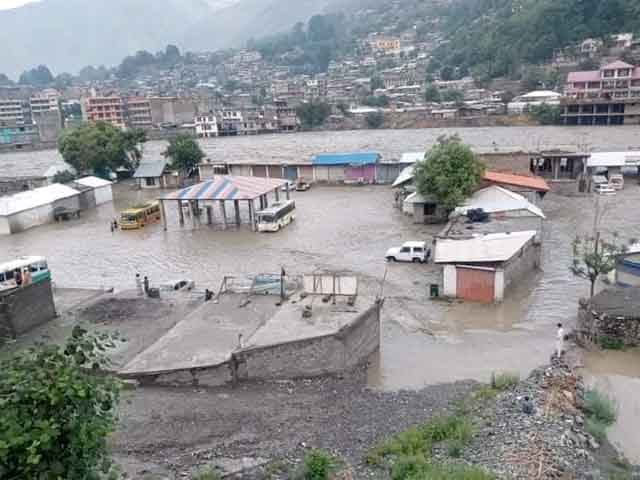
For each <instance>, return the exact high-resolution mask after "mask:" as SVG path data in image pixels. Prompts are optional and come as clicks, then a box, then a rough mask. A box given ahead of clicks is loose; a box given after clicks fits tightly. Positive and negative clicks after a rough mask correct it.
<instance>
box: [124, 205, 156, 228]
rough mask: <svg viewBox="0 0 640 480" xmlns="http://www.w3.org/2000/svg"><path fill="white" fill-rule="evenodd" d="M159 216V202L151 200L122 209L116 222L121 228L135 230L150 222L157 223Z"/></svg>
mask: <svg viewBox="0 0 640 480" xmlns="http://www.w3.org/2000/svg"><path fill="white" fill-rule="evenodd" d="M161 218H162V216H161V214H160V204H159V203H158V202H151V203H146V204H144V205H138V206H135V207H131V208H128V209H126V210H124V211H122V212H121V213H120V221H119V222H118V224H119V226H120V229H122V230H135V229H137V228H143V227H144V226H145V225H148V224H150V223H157V222H159V221H160V219H161Z"/></svg>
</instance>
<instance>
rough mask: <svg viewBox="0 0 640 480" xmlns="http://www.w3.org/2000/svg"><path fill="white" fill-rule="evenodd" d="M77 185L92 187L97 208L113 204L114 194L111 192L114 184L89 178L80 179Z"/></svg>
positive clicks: (96, 178) (100, 179)
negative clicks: (105, 204)
mask: <svg viewBox="0 0 640 480" xmlns="http://www.w3.org/2000/svg"><path fill="white" fill-rule="evenodd" d="M75 183H77V184H79V185H82V186H84V187H90V188H91V189H92V190H93V195H94V197H95V205H96V206H99V205H102V204H104V203H110V202H113V192H112V191H111V185H112V182H110V181H108V180H104V179H102V178H98V177H93V176H89V177H83V178H80V179H78V180H76V181H75Z"/></svg>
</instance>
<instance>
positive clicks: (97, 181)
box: [76, 176, 111, 188]
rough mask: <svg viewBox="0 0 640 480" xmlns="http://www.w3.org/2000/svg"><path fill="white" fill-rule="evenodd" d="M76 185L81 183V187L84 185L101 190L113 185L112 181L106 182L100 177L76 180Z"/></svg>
mask: <svg viewBox="0 0 640 480" xmlns="http://www.w3.org/2000/svg"><path fill="white" fill-rule="evenodd" d="M76 183H79V184H80V185H84V186H85V187H92V188H100V187H105V186H107V185H111V182H110V181H108V180H104V179H102V178H98V177H93V176H91V177H83V178H80V179H78V180H76Z"/></svg>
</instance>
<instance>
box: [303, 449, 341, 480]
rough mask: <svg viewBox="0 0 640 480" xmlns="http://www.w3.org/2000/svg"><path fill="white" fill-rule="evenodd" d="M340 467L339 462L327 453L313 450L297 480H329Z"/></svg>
mask: <svg viewBox="0 0 640 480" xmlns="http://www.w3.org/2000/svg"><path fill="white" fill-rule="evenodd" d="M338 466H339V465H338V461H337V460H336V459H335V458H334V457H332V456H331V455H330V454H328V453H327V452H325V451H323V450H312V451H311V452H309V453H308V454H307V455H306V456H305V457H304V462H303V464H302V469H301V471H300V472H298V474H297V475H296V478H297V479H299V480H327V479H328V478H329V475H330V474H331V473H333V472H334V471H335V470H336V469H337V468H338Z"/></svg>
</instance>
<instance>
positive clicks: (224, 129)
mask: <svg viewBox="0 0 640 480" xmlns="http://www.w3.org/2000/svg"><path fill="white" fill-rule="evenodd" d="M219 118H220V126H219V127H218V128H219V134H220V135H222V136H229V135H238V133H239V132H240V130H241V127H242V123H243V117H242V112H241V111H240V110H227V109H225V110H222V111H221V113H220V117H219Z"/></svg>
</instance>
